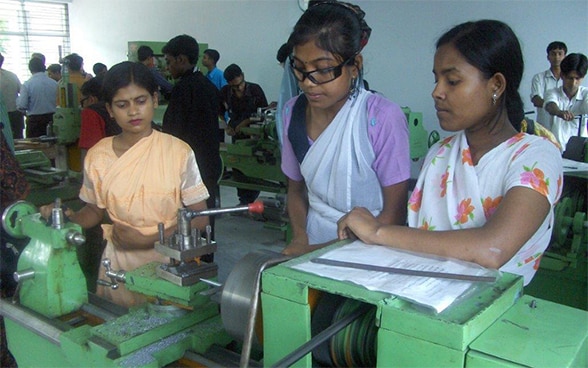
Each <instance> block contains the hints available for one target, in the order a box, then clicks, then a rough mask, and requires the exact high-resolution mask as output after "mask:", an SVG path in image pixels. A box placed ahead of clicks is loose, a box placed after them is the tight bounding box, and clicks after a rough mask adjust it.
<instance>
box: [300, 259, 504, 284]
mask: <svg viewBox="0 0 588 368" xmlns="http://www.w3.org/2000/svg"><path fill="white" fill-rule="evenodd" d="M310 261H311V262H312V263H318V264H323V265H328V266H335V267H347V268H354V269H358V270H366V271H378V272H386V273H396V274H400V275H409V276H421V277H435V278H443V279H451V280H460V281H477V282H495V281H496V277H494V276H477V275H462V274H458V273H446V272H436V271H423V270H410V269H406V268H395V267H383V266H375V265H370V264H365V263H355V262H345V261H337V260H334V259H327V258H313V259H311V260H310Z"/></svg>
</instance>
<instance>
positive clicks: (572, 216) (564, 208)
mask: <svg viewBox="0 0 588 368" xmlns="http://www.w3.org/2000/svg"><path fill="white" fill-rule="evenodd" d="M587 179H588V173H587V172H585V171H584V172H568V173H565V175H564V186H563V193H562V196H561V199H560V201H559V203H558V204H557V205H556V207H555V220H554V224H553V233H552V237H551V243H550V245H549V247H548V248H547V250H546V251H545V253H544V254H543V257H542V258H541V264H540V266H539V269H538V270H537V273H536V275H535V277H534V278H533V281H531V283H530V284H529V285H527V286H526V287H525V292H526V293H528V294H530V295H533V296H537V297H539V298H543V299H547V300H550V301H553V302H556V303H560V304H565V305H569V306H572V307H574V308H580V309H584V310H588V212H587V209H586V205H587V202H586V194H587V193H588V191H587V189H588V187H587V183H588V181H587Z"/></svg>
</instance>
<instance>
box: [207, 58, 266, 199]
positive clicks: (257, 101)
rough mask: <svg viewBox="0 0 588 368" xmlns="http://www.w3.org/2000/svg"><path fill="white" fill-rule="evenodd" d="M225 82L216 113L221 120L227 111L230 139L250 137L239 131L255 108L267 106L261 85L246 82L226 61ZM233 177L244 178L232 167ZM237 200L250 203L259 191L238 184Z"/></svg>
mask: <svg viewBox="0 0 588 368" xmlns="http://www.w3.org/2000/svg"><path fill="white" fill-rule="evenodd" d="M224 76H225V79H226V80H227V82H228V84H227V85H226V86H224V87H223V88H222V89H221V92H220V94H221V107H220V111H219V116H220V118H221V119H223V120H224V116H225V113H227V112H228V114H229V121H228V122H227V123H226V125H227V134H228V135H229V136H231V137H233V143H234V142H235V141H237V140H239V139H247V138H249V137H248V136H247V135H246V134H243V133H242V132H241V129H242V128H245V127H248V126H249V125H250V124H251V123H252V122H253V120H252V117H253V115H255V114H256V112H257V109H258V108H267V107H268V103H267V99H266V97H265V93H264V92H263V89H261V87H260V86H259V85H258V84H255V83H251V82H247V81H246V80H245V75H244V74H243V71H242V70H241V68H240V67H239V66H238V65H237V64H231V65H229V66H228V67H227V68H226V69H225V72H224ZM233 178H234V179H235V180H237V181H240V180H246V177H245V175H244V174H243V173H241V172H240V171H239V170H237V169H235V168H233ZM237 196H238V197H239V204H241V205H245V204H249V203H251V202H253V201H255V200H256V199H257V197H258V196H259V191H257V190H250V189H242V188H237Z"/></svg>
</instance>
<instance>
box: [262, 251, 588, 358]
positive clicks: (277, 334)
mask: <svg viewBox="0 0 588 368" xmlns="http://www.w3.org/2000/svg"><path fill="white" fill-rule="evenodd" d="M334 246H337V245H336V244H335V245H332V246H330V247H327V248H324V249H321V250H317V251H315V252H313V253H311V254H309V255H305V256H302V257H299V258H296V259H294V260H291V261H288V262H285V263H282V264H280V265H278V266H276V267H272V268H270V269H268V270H266V271H265V272H264V273H263V279H262V285H263V292H262V295H261V298H262V306H263V310H264V311H271V313H270V314H269V315H267V314H264V341H265V345H264V365H266V366H273V365H274V364H275V363H277V362H280V360H282V359H283V358H284V357H285V356H288V355H289V354H291V353H292V352H293V351H294V350H295V349H297V348H299V347H300V346H301V345H303V344H305V343H307V342H308V341H309V340H310V339H311V338H312V337H313V333H312V328H311V321H312V306H311V304H312V303H310V302H309V295H311V294H313V293H315V292H316V291H318V292H319V293H323V294H324V293H328V294H336V295H340V296H342V297H344V298H347V299H354V300H357V301H360V302H362V303H367V304H371V305H373V306H375V307H376V317H375V320H374V324H375V325H376V327H377V332H376V341H377V348H376V359H377V364H376V366H378V367H489V366H493V367H496V366H499V367H539V366H550V367H572V366H586V364H587V363H588V362H587V357H588V346H587V338H588V313H587V312H585V311H583V310H579V309H575V308H571V307H568V306H564V305H560V304H555V303H552V302H548V301H545V300H542V299H537V298H533V297H530V296H523V295H522V292H523V287H522V279H521V278H520V277H518V276H515V275H511V274H506V273H505V274H503V275H502V276H501V278H500V279H499V280H498V281H497V282H496V283H494V284H489V285H487V286H485V287H479V288H477V289H476V290H475V291H472V292H470V293H469V294H468V295H467V296H466V297H463V298H461V300H459V301H458V302H456V304H455V305H453V306H450V307H449V308H447V309H446V310H444V311H443V312H441V313H438V314H436V313H434V312H432V311H430V310H428V309H425V308H423V307H420V306H416V305H414V304H412V303H410V302H408V301H405V300H402V299H400V298H396V297H394V296H390V295H389V294H386V293H381V292H373V291H369V290H367V289H365V288H363V287H361V286H358V285H354V284H351V283H349V282H342V281H337V280H332V279H327V278H324V277H320V276H318V275H313V274H309V273H304V272H301V271H298V270H295V269H292V268H290V267H289V266H290V265H294V264H299V263H302V262H306V261H308V260H309V259H310V258H311V257H317V256H318V255H320V254H322V253H324V252H326V251H328V250H329V249H331V248H332V247H334ZM311 299H312V298H311ZM284 331H287V333H285V332H284ZM336 336H337V335H335V337H336ZM346 336H347V335H346ZM313 364H315V363H314V361H313V358H312V356H311V354H307V355H306V356H304V357H303V358H302V359H300V360H299V361H298V362H296V363H295V364H294V366H297V367H312V366H313Z"/></svg>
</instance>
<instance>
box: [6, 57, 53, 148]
mask: <svg viewBox="0 0 588 368" xmlns="http://www.w3.org/2000/svg"><path fill="white" fill-rule="evenodd" d="M29 70H30V72H31V74H32V76H31V78H30V79H29V80H27V81H26V82H24V83H23V85H22V87H21V89H20V96H18V98H17V100H16V104H17V107H18V109H19V110H20V111H22V112H25V113H26V115H27V128H26V135H27V138H34V137H40V136H42V135H46V134H47V125H49V123H50V122H51V121H53V114H54V113H55V110H56V107H55V100H56V99H57V82H56V81H54V80H53V79H51V78H49V76H48V75H47V74H46V73H45V64H44V63H43V61H42V60H41V59H40V58H37V57H34V58H31V60H30V61H29Z"/></svg>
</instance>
